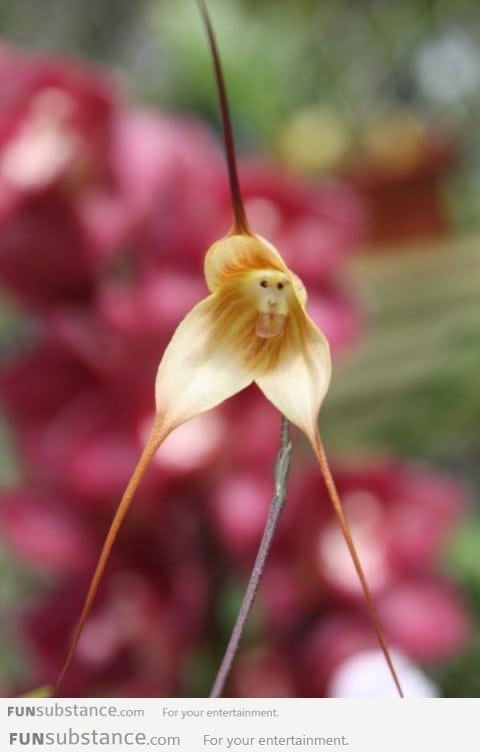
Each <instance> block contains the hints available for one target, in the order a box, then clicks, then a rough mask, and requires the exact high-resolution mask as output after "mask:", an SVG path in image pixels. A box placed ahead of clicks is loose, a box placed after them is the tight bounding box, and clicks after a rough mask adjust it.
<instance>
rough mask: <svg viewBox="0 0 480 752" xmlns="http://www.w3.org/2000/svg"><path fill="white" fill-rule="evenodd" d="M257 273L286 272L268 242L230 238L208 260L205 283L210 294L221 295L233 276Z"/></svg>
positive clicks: (216, 246) (210, 252)
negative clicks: (257, 271)
mask: <svg viewBox="0 0 480 752" xmlns="http://www.w3.org/2000/svg"><path fill="white" fill-rule="evenodd" d="M255 269H271V270H272V271H283V272H286V271H287V267H286V266H285V262H284V260H283V259H282V257H281V256H280V254H279V252H278V251H277V250H276V248H274V247H273V245H272V244H271V243H269V242H268V240H265V239H264V238H261V237H259V236H257V235H227V237H225V238H222V239H221V240H218V241H217V242H216V243H214V244H213V245H212V246H210V248H209V249H208V251H207V254H206V256H205V266H204V272H205V279H206V282H207V287H208V289H209V290H210V292H218V290H219V289H220V288H221V286H222V285H223V283H224V282H226V281H228V279H230V278H231V277H232V276H234V275H237V274H243V273H245V272H248V271H254V270H255Z"/></svg>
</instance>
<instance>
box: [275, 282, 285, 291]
mask: <svg viewBox="0 0 480 752" xmlns="http://www.w3.org/2000/svg"><path fill="white" fill-rule="evenodd" d="M283 288H284V284H283V282H279V283H278V285H277V290H283Z"/></svg>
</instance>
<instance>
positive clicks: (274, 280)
mask: <svg viewBox="0 0 480 752" xmlns="http://www.w3.org/2000/svg"><path fill="white" fill-rule="evenodd" d="M205 278H206V282H207V286H208V288H209V290H210V292H211V294H210V295H209V296H208V297H207V298H205V299H204V300H203V301H202V302H201V303H199V304H198V305H197V306H195V308H193V310H192V311H190V313H189V314H187V316H186V317H185V318H184V320H183V321H182V322H181V324H180V325H179V327H178V328H177V330H176V332H175V334H174V335H173V337H172V340H171V342H170V344H169V345H168V347H167V349H166V351H165V353H164V356H163V358H162V361H161V363H160V366H159V369H158V373H157V381H156V402H157V414H158V416H163V421H164V427H165V429H167V426H168V429H170V430H171V429H172V428H174V427H176V426H178V425H180V424H181V423H183V422H185V421H186V420H188V419H190V418H193V417H194V416H195V415H198V414H199V413H201V412H204V411H205V410H208V409H210V408H212V407H214V406H215V405H217V404H219V403H220V402H223V400H225V399H227V398H228V397H230V396H232V395H233V394H235V393H236V392H238V391H240V390H241V389H243V388H244V387H246V386H247V385H248V384H250V383H251V382H252V381H255V382H256V383H257V385H258V386H259V387H260V389H261V390H262V391H263V392H264V394H265V396H266V397H267V398H268V399H269V400H270V401H271V402H272V403H273V404H274V405H275V406H276V407H277V408H278V409H279V410H280V411H281V412H282V413H283V414H284V415H285V416H286V417H287V418H288V419H289V420H290V421H291V422H292V423H294V424H295V425H296V426H298V427H299V428H300V429H301V430H302V431H304V432H305V433H306V434H307V435H308V437H309V438H311V437H312V436H313V435H314V433H315V431H316V423H317V415H318V411H319V409H320V405H321V402H322V400H323V397H324V396H325V393H326V391H327V388H328V384H329V380H330V355H329V348H328V344H327V341H326V339H325V337H324V335H323V334H322V333H321V332H320V330H319V329H318V328H317V327H316V325H315V324H314V323H313V322H312V321H311V319H310V318H309V316H308V315H307V313H306V311H305V304H306V300H307V295H306V292H305V288H304V287H303V284H302V283H301V281H300V279H299V278H298V277H297V276H296V275H295V274H294V273H293V272H291V271H290V270H289V269H288V268H287V266H286V264H285V262H284V261H283V259H282V257H281V256H280V254H279V253H278V251H277V250H276V249H275V248H274V247H273V246H272V245H271V244H270V243H268V242H267V241H265V240H263V239H262V238H260V237H258V236H255V235H229V236H227V237H225V238H223V239H221V240H219V241H217V242H216V243H214V244H213V245H212V246H211V248H210V249H209V251H208V252H207V255H206V258H205ZM168 429H167V430H168Z"/></svg>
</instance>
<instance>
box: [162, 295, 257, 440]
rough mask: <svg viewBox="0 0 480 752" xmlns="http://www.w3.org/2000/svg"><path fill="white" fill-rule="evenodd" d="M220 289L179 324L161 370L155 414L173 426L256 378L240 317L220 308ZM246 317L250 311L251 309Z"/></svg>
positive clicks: (216, 402)
mask: <svg viewBox="0 0 480 752" xmlns="http://www.w3.org/2000/svg"><path fill="white" fill-rule="evenodd" d="M220 308H221V306H220V305H219V300H218V295H210V296H209V297H208V298H205V299H204V300H202V301H201V302H200V303H199V304H198V305H196V306H195V307H194V308H193V309H192V310H191V311H190V313H188V314H187V316H186V317H185V318H184V319H183V321H182V322H181V323H180V325H179V326H178V327H177V329H176V331H175V333H174V335H173V337H172V339H171V340H170V343H169V345H168V347H167V349H166V350H165V352H164V355H163V357H162V360H161V361H160V365H159V367H158V371H157V377H156V383H155V399H156V405H157V414H158V416H159V417H160V416H161V420H162V422H163V423H164V425H166V426H168V427H169V430H172V429H173V428H176V427H177V426H179V425H181V424H182V423H185V421H187V420H189V419H190V418H193V417H195V416H196V415H199V414H200V413H202V412H205V411H206V410H209V409H210V408H212V407H215V405H218V404H220V403H221V402H223V401H224V400H225V399H227V398H228V397H231V396H232V395H234V394H236V393H237V392H239V391H240V390H241V389H243V388H244V387H246V386H248V384H250V383H251V382H252V381H253V378H254V374H253V373H252V371H251V369H250V368H249V367H248V363H247V362H246V359H245V357H244V353H243V352H242V349H241V348H238V347H237V342H238V335H239V333H240V332H241V329H242V321H243V322H244V321H245V314H244V316H243V318H242V321H241V320H233V322H232V320H231V317H230V316H229V315H228V311H222V310H220ZM247 319H248V315H247Z"/></svg>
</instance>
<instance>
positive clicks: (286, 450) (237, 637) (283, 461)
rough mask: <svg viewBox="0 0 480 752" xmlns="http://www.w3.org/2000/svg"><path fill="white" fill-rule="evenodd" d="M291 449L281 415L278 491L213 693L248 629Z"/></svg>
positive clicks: (212, 694) (216, 694)
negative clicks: (246, 627)
mask: <svg viewBox="0 0 480 752" xmlns="http://www.w3.org/2000/svg"><path fill="white" fill-rule="evenodd" d="M291 451H292V445H291V443H290V438H289V423H288V420H287V419H286V418H285V417H284V416H283V415H282V422H281V429H280V447H279V450H278V454H277V460H276V463H275V494H274V496H273V499H272V501H271V504H270V509H269V512H268V517H267V521H266V524H265V529H264V531H263V536H262V540H261V542H260V546H259V549H258V552H257V557H256V559H255V564H254V566H253V570H252V574H251V575H250V580H249V582H248V585H247V589H246V592H245V595H244V598H243V601H242V605H241V606H240V610H239V612H238V616H237V620H236V622H235V626H234V627H233V630H232V634H231V636H230V640H229V642H228V645H227V649H226V651H225V655H224V657H223V660H222V663H221V665H220V668H219V670H218V673H217V676H216V678H215V681H214V683H213V687H212V690H211V692H210V697H221V696H222V694H223V691H224V688H225V684H226V681H227V679H228V676H229V674H230V671H231V668H232V665H233V662H234V660H235V656H236V654H237V652H238V648H239V645H240V641H241V639H242V636H243V633H244V631H245V625H246V623H247V620H248V617H249V614H250V611H251V609H252V606H253V602H254V600H255V596H256V594H257V591H258V588H259V586H260V582H261V579H262V575H263V571H264V569H265V564H266V561H267V557H268V554H269V551H270V548H271V545H272V541H273V537H274V535H275V531H276V529H277V527H278V523H279V520H280V516H281V514H282V511H283V508H284V506H285V501H286V495H287V480H288V473H289V470H290V455H291Z"/></svg>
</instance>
